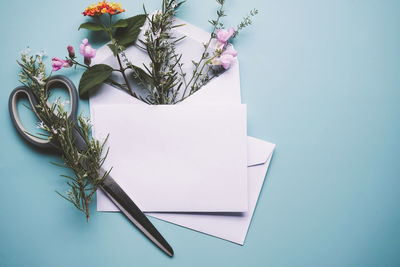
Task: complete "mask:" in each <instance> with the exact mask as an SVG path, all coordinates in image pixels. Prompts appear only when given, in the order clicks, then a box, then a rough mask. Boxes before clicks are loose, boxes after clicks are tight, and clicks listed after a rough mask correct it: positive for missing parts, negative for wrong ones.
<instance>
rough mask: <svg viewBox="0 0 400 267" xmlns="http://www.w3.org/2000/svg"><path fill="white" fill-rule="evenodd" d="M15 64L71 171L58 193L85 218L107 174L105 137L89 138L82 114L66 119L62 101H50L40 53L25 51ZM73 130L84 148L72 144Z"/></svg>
mask: <svg viewBox="0 0 400 267" xmlns="http://www.w3.org/2000/svg"><path fill="white" fill-rule="evenodd" d="M18 64H19V65H20V66H21V68H22V70H21V73H20V74H19V77H20V81H21V83H23V84H24V85H25V86H27V87H29V88H30V89H31V90H32V92H33V94H34V95H35V97H36V100H37V101H38V105H37V106H36V107H35V111H36V113H37V115H38V116H39V118H40V119H41V121H42V122H41V123H40V124H39V127H40V128H41V129H43V130H44V131H46V132H47V133H48V135H49V136H48V139H49V140H51V141H52V144H54V146H55V147H56V148H57V149H59V150H60V151H61V152H62V160H63V162H64V164H63V165H62V166H64V167H67V168H69V169H71V170H72V172H73V174H74V175H73V176H70V175H61V176H62V177H64V178H66V179H67V180H68V181H67V184H68V186H69V187H70V189H69V190H68V191H67V192H66V193H65V194H61V193H59V192H57V193H58V194H59V195H60V196H62V197H63V198H64V199H66V200H68V201H69V202H71V203H72V204H73V205H74V206H75V207H76V208H77V209H79V210H80V211H82V212H83V213H84V214H85V215H86V218H87V220H88V219H89V217H90V214H89V204H90V202H91V200H92V199H93V195H94V193H95V192H96V190H97V189H98V188H99V186H100V185H101V184H102V182H103V180H104V179H105V177H106V176H107V175H108V172H107V173H105V174H104V173H103V174H102V173H101V172H100V168H101V166H102V165H103V163H104V160H105V157H106V156H107V155H106V156H103V155H102V153H103V148H104V144H105V142H106V140H104V141H103V142H100V141H99V140H96V139H94V138H92V137H91V126H90V123H89V120H88V119H87V118H85V117H84V116H82V114H80V116H79V117H78V120H69V119H68V114H67V112H66V111H65V109H64V105H63V103H60V101H59V100H57V101H55V102H54V103H53V104H51V105H50V104H49V102H48V100H49V96H50V92H49V89H48V88H47V86H46V81H47V80H48V78H49V76H47V75H46V71H45V64H44V62H43V55H42V54H39V55H35V56H30V55H29V54H28V53H26V52H24V53H22V54H21V61H18ZM74 132H77V133H78V134H79V135H80V136H81V137H82V139H83V140H84V142H85V144H86V145H85V147H84V148H82V147H78V146H77V145H76V144H75V138H76V137H74V134H73V133H74ZM57 165H60V164H58V163H57Z"/></svg>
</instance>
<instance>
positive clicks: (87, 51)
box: [79, 38, 96, 58]
mask: <svg viewBox="0 0 400 267" xmlns="http://www.w3.org/2000/svg"><path fill="white" fill-rule="evenodd" d="M79 52H80V53H81V54H82V56H84V57H85V58H94V57H95V56H96V49H93V48H92V46H91V45H90V44H89V41H88V39H87V38H85V39H83V40H82V43H81V45H80V46H79Z"/></svg>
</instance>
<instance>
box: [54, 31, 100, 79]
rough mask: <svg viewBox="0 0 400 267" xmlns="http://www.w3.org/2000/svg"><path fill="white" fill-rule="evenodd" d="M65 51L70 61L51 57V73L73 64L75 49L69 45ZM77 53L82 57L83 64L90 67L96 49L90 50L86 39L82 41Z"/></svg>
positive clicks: (90, 47)
mask: <svg viewBox="0 0 400 267" xmlns="http://www.w3.org/2000/svg"><path fill="white" fill-rule="evenodd" d="M67 50H68V56H69V58H70V59H67V60H64V59H59V58H56V57H53V59H52V63H51V66H52V67H53V71H58V70H60V69H61V68H69V67H71V66H72V65H73V64H74V62H75V61H74V60H73V59H74V58H75V49H74V48H73V47H72V46H71V45H69V46H68V47H67ZM79 52H80V53H81V55H82V56H83V57H84V62H85V64H86V65H88V66H90V63H91V59H92V58H94V57H95V56H96V49H94V48H92V46H91V45H90V44H89V41H88V39H87V38H85V39H83V40H82V43H81V44H80V46H79ZM75 63H76V62H75Z"/></svg>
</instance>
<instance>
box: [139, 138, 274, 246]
mask: <svg viewBox="0 0 400 267" xmlns="http://www.w3.org/2000/svg"><path fill="white" fill-rule="evenodd" d="M247 144H248V146H247V147H248V155H249V157H248V168H247V179H248V185H247V187H248V196H249V199H248V201H249V210H248V211H247V212H243V213H237V214H234V213H221V214H218V213H208V214H207V213H201V214H196V213H152V212H150V213H146V214H147V215H150V216H152V217H155V218H158V219H161V220H163V221H167V222H170V223H174V224H177V225H181V226H183V227H186V228H189V229H192V230H196V231H199V232H202V233H205V234H209V235H213V236H216V237H219V238H222V239H225V240H228V241H231V242H234V243H237V244H240V245H243V244H244V241H245V238H246V235H247V231H248V229H249V226H250V222H251V218H252V217H253V213H254V210H255V208H256V204H257V200H258V196H259V195H260V192H261V188H262V186H263V183H264V177H265V175H266V173H267V170H268V166H269V163H270V161H271V157H272V153H273V151H274V149H275V145H274V144H271V143H268V142H265V141H262V140H260V139H256V138H253V137H249V138H248V143H247Z"/></svg>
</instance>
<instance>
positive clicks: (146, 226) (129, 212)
mask: <svg viewBox="0 0 400 267" xmlns="http://www.w3.org/2000/svg"><path fill="white" fill-rule="evenodd" d="M100 188H101V189H102V190H103V192H104V193H105V194H106V195H107V196H108V198H110V200H111V201H112V202H113V203H114V204H115V205H116V206H117V207H118V208H119V209H120V210H121V211H122V213H123V214H124V215H125V216H126V217H127V218H128V219H129V220H130V221H131V222H132V223H133V224H134V225H135V226H136V227H137V228H138V229H139V230H140V231H141V232H142V233H143V234H144V235H145V236H146V237H147V238H148V239H150V241H152V242H153V243H154V244H155V245H156V246H157V247H159V248H160V249H161V250H162V251H164V252H165V253H166V254H167V255H168V256H170V257H172V256H173V255H174V251H173V249H172V247H171V246H170V245H169V244H168V242H167V241H166V240H165V239H164V237H163V236H162V235H161V234H160V233H159V232H158V231H157V229H156V228H155V227H154V225H153V224H152V223H151V222H150V220H149V219H148V218H147V217H146V215H144V213H143V212H142V211H141V210H140V209H139V208H138V207H137V206H136V204H135V203H134V202H133V201H132V200H131V199H130V198H129V197H128V195H127V194H126V193H125V192H124V190H122V188H121V187H120V186H119V185H118V184H117V183H116V182H115V181H114V179H113V178H112V177H111V176H110V175H108V176H107V177H106V178H105V180H104V182H103V185H102V186H101V187H100Z"/></svg>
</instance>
